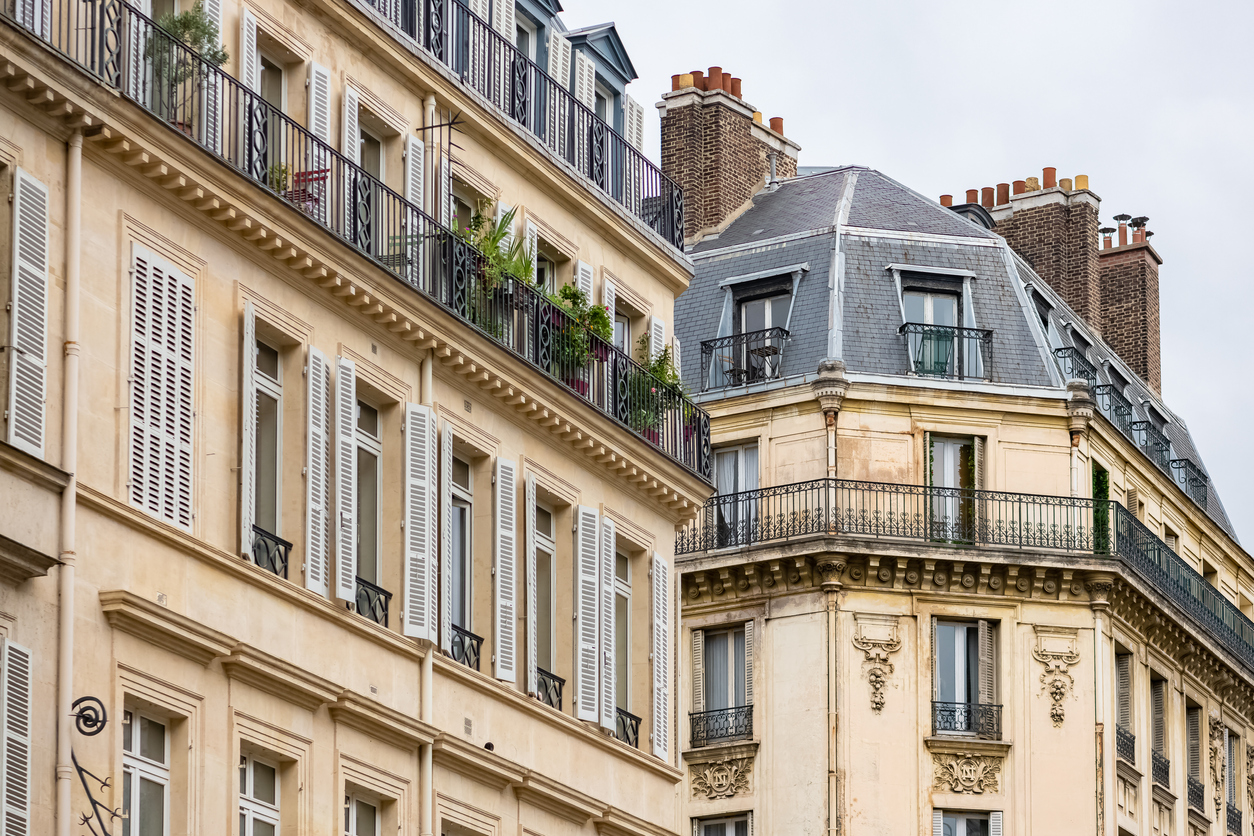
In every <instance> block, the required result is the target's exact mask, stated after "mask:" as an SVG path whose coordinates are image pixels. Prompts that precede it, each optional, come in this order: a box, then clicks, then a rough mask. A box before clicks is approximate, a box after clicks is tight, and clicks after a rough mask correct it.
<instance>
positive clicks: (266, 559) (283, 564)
mask: <svg viewBox="0 0 1254 836" xmlns="http://www.w3.org/2000/svg"><path fill="white" fill-rule="evenodd" d="M252 553H253V563H256V564H257V565H258V566H260V567H261V568H262V569H265V570H267V571H270V572H273V573H274V574H276V575H278V576H279V577H280V578H287V560H288V558H289V557H291V555H292V544H291V543H289V542H287V541H286V540H284V539H283V538H282V537H279V536H277V535H274V534H271V533H270V532H268V531H266V530H265V529H264V528H262V527H261V526H258V525H254V526H253V547H252Z"/></svg>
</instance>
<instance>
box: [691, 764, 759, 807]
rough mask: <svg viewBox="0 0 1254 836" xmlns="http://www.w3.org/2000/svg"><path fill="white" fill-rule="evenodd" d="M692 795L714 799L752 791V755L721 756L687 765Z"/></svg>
mask: <svg viewBox="0 0 1254 836" xmlns="http://www.w3.org/2000/svg"><path fill="white" fill-rule="evenodd" d="M689 770H690V775H691V784H692V797H693V798H704V799H707V800H709V801H714V800H716V799H720V798H732V797H734V796H737V795H742V794H745V795H747V794H748V793H750V792H752V788H751V787H750V781H749V779H750V777H751V776H752V774H753V757H752V756H750V757H747V758H722V759H720V760H716V761H711V762H709V763H704V764H693V765H692V766H690V767H689Z"/></svg>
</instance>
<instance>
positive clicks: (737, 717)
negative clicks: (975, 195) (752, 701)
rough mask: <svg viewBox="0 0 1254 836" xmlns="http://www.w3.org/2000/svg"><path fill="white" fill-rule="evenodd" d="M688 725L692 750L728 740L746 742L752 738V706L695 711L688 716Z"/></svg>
mask: <svg viewBox="0 0 1254 836" xmlns="http://www.w3.org/2000/svg"><path fill="white" fill-rule="evenodd" d="M688 725H689V726H690V727H691V730H692V748H694V749H696V748H699V747H701V746H709V745H711V744H713V743H725V742H727V741H730V740H746V739H748V738H751V737H753V706H752V705H738V706H734V707H732V708H716V709H714V710H712V711H696V712H693V713H691V714H689V715H688Z"/></svg>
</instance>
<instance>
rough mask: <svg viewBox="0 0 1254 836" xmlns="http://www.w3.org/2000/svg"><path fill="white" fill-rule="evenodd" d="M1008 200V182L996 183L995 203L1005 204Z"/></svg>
mask: <svg viewBox="0 0 1254 836" xmlns="http://www.w3.org/2000/svg"><path fill="white" fill-rule="evenodd" d="M1009 202H1010V184H1009V183H998V184H997V205H998V206H1005V205H1006V204H1007V203H1009Z"/></svg>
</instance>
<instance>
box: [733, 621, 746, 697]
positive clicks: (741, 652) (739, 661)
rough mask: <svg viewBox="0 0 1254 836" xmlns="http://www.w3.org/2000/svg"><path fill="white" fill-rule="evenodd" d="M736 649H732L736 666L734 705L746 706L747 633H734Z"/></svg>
mask: <svg viewBox="0 0 1254 836" xmlns="http://www.w3.org/2000/svg"><path fill="white" fill-rule="evenodd" d="M732 638H733V640H734V642H735V647H734V648H733V649H732V659H733V661H734V662H735V665H736V694H735V699H736V702H735V703H734V705H744V704H745V631H744V630H737V631H735V632H734V633H732Z"/></svg>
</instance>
